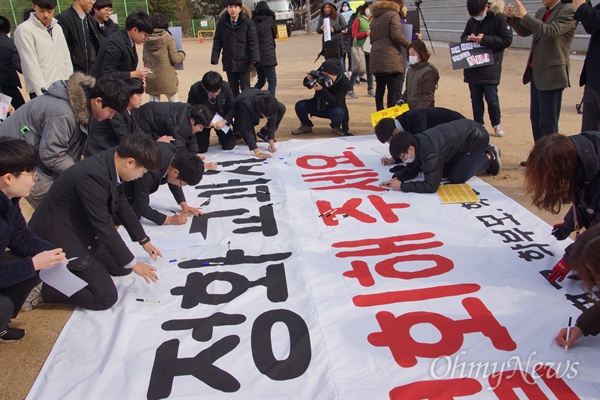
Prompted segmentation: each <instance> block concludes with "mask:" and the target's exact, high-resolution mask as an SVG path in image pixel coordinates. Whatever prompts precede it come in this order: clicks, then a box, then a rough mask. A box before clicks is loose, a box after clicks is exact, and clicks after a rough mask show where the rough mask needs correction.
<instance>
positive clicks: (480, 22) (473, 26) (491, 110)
mask: <svg viewBox="0 0 600 400" xmlns="http://www.w3.org/2000/svg"><path fill="white" fill-rule="evenodd" d="M503 8H504V1H502V0H494V1H493V2H488V0H467V11H469V15H470V16H471V18H470V19H469V20H468V21H467V26H466V27H465V30H464V31H463V33H462V35H461V36H460V41H461V42H463V43H478V44H480V45H481V46H483V47H485V48H487V49H490V50H491V51H492V57H493V59H494V63H493V64H492V65H485V66H483V67H476V68H465V69H464V71H463V73H464V77H465V82H466V83H468V84H469V91H470V92H471V107H472V108H473V120H475V121H476V122H479V123H480V124H481V125H484V121H483V113H484V110H485V107H484V105H483V99H484V97H485V101H486V103H487V106H488V114H489V116H490V121H491V122H492V127H493V128H494V135H495V136H497V137H502V136H504V129H502V126H501V125H500V122H501V121H500V100H499V99H498V85H499V84H500V76H501V74H502V58H503V56H504V49H506V48H507V47H509V46H510V45H511V44H512V40H513V34H512V29H510V26H509V25H508V23H507V22H506V16H505V15H504V14H503V13H502V11H503V10H502V9H503Z"/></svg>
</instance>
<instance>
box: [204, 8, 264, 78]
mask: <svg viewBox="0 0 600 400" xmlns="http://www.w3.org/2000/svg"><path fill="white" fill-rule="evenodd" d="M221 50H223V58H222V62H223V71H226V72H248V71H250V64H251V63H254V62H256V63H258V62H260V51H259V47H258V36H257V35H256V27H255V26H254V22H252V20H251V19H250V18H248V17H247V16H246V14H244V13H243V12H240V15H239V16H238V20H237V23H236V25H235V27H233V26H231V17H230V16H229V14H228V13H227V12H225V13H224V14H223V15H222V16H221V18H219V22H218V23H217V29H216V31H215V39H214V41H213V47H212V56H211V59H210V63H211V64H213V65H217V64H218V63H219V55H220V54H221Z"/></svg>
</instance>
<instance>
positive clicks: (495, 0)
mask: <svg viewBox="0 0 600 400" xmlns="http://www.w3.org/2000/svg"><path fill="white" fill-rule="evenodd" d="M490 3H491V4H490V11H491V12H493V13H494V14H502V13H503V12H504V0H491V1H490Z"/></svg>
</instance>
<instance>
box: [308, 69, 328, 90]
mask: <svg viewBox="0 0 600 400" xmlns="http://www.w3.org/2000/svg"><path fill="white" fill-rule="evenodd" d="M308 74H309V75H310V79H307V80H305V81H304V86H305V87H306V88H308V89H313V88H314V87H315V86H316V85H317V83H318V84H319V85H321V86H323V87H325V88H328V87H330V86H331V85H332V84H333V81H332V80H331V78H330V77H329V76H325V75H323V74H322V73H321V72H319V71H316V70H313V71H310V72H309V73H308Z"/></svg>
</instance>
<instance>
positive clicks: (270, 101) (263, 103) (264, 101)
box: [256, 95, 277, 118]
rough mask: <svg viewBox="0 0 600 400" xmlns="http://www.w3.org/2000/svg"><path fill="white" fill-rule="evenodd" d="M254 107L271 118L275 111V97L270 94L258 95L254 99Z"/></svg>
mask: <svg viewBox="0 0 600 400" xmlns="http://www.w3.org/2000/svg"><path fill="white" fill-rule="evenodd" d="M256 109H257V110H258V112H259V113H261V114H262V115H264V116H265V117H266V118H271V117H272V116H273V115H275V114H276V113H277V99H276V98H275V97H273V96H271V95H268V96H260V97H259V98H258V99H256Z"/></svg>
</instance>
